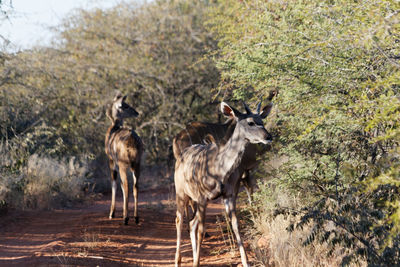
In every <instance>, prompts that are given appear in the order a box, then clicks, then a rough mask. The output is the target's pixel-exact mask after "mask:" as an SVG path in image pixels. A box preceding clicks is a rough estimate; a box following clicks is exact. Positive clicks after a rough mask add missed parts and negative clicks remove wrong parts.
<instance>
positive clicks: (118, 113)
mask: <svg viewBox="0 0 400 267" xmlns="http://www.w3.org/2000/svg"><path fill="white" fill-rule="evenodd" d="M126 97H127V95H125V96H122V94H121V93H120V92H118V93H117V95H116V96H115V97H114V100H113V103H112V105H111V107H109V108H108V109H107V112H106V115H107V117H108V118H109V119H110V120H111V121H112V122H113V123H115V122H116V121H120V122H122V121H123V119H125V118H131V117H137V116H138V115H139V113H138V112H137V111H136V110H135V109H134V108H133V107H131V106H130V105H128V104H127V103H126V102H125V100H126Z"/></svg>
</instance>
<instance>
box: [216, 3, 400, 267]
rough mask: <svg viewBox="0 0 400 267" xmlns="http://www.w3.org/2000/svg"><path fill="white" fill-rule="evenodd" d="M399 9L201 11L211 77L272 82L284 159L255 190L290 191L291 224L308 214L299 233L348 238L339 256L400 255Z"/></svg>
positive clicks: (262, 91) (393, 260) (251, 86)
mask: <svg viewBox="0 0 400 267" xmlns="http://www.w3.org/2000/svg"><path fill="white" fill-rule="evenodd" d="M399 10H400V3H399V2H398V1H375V0H368V1H345V0H340V1H331V0H329V1H308V0H305V1H258V0H254V1H235V0H232V1H220V5H219V6H218V7H217V8H215V9H214V11H213V15H214V17H213V18H212V19H211V20H210V21H209V26H210V27H211V29H212V30H213V31H215V32H217V33H219V35H218V37H219V38H220V42H219V47H220V50H219V55H220V58H218V60H217V62H218V67H219V69H220V70H221V73H222V79H223V82H222V85H221V88H235V89H234V91H233V93H234V95H235V96H236V97H237V98H238V99H247V98H248V97H253V98H259V97H263V96H265V95H266V94H267V92H268V90H269V89H270V88H278V89H279V91H280V94H279V96H278V119H277V121H276V124H277V126H276V133H277V134H278V136H279V140H277V142H276V143H275V146H276V149H277V150H279V154H280V155H281V156H282V157H283V158H285V159H287V161H286V163H284V164H283V165H282V166H281V167H280V168H279V169H278V170H277V172H276V173H275V174H274V175H273V179H272V182H271V184H274V185H275V187H264V188H265V191H263V192H261V194H264V195H267V194H269V193H271V192H267V191H268V190H270V189H271V188H275V190H276V191H277V190H282V191H287V190H289V192H291V194H293V195H298V194H299V193H300V194H301V201H300V203H301V204H299V205H300V207H299V206H296V207H294V208H295V210H296V213H297V214H300V215H301V216H300V217H297V218H299V219H298V220H297V221H296V222H295V223H294V225H292V226H293V227H297V228H302V227H303V226H305V225H307V224H311V225H312V231H311V233H310V234H309V236H308V238H307V240H306V241H305V242H304V243H305V244H310V243H312V242H313V241H314V240H316V239H318V240H319V241H321V242H328V244H330V245H331V247H332V248H333V247H335V246H343V247H346V248H348V249H349V250H348V253H347V254H345V255H346V257H344V258H343V263H346V262H348V261H349V260H351V257H352V256H356V255H363V256H365V257H366V258H367V260H368V262H369V263H371V264H387V265H395V264H399V253H400V250H399V248H400V247H399V246H400V243H399V241H400V239H399V238H400V235H399V229H400V228H399V226H400V224H399V222H400V205H399V203H400V202H399V196H400V195H399V193H400V192H399V190H400V188H399V186H400V178H399V177H400V176H399V174H400V173H399V157H400V154H399V147H398V145H399V141H400V128H399V126H400V57H399V55H400V14H399ZM267 189H268V190H267ZM261 199H264V200H265V199H266V198H265V197H264V198H261ZM269 200H270V199H269ZM259 205H261V206H264V205H266V203H265V202H262V201H261V202H260V203H259ZM282 208H283V209H282V210H281V211H283V212H286V211H288V209H285V207H282ZM286 208H288V207H286ZM291 208H293V207H291ZM332 223H333V224H334V225H335V228H332V227H329V225H331V224H332ZM349 251H350V252H349ZM354 252H356V253H354Z"/></svg>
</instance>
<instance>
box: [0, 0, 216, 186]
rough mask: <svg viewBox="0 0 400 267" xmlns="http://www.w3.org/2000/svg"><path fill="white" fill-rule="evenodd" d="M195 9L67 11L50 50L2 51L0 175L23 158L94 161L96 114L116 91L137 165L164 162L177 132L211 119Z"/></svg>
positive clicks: (204, 37)
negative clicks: (140, 156) (139, 146)
mask: <svg viewBox="0 0 400 267" xmlns="http://www.w3.org/2000/svg"><path fill="white" fill-rule="evenodd" d="M204 12H206V10H205V6H204V5H203V4H202V3H200V2H199V3H195V2H188V1H177V2H175V3H170V2H169V1H157V2H153V3H149V4H145V5H142V6H138V5H136V4H128V3H123V4H120V5H118V6H116V7H115V8H112V9H109V10H92V11H84V10H77V11H75V13H73V14H71V15H70V16H69V17H68V18H66V19H65V20H64V23H63V24H62V25H61V26H60V27H59V28H57V32H58V35H57V37H56V38H55V40H54V44H53V45H52V47H51V48H35V49H32V50H28V51H22V52H19V53H16V54H2V56H1V58H0V59H1V60H0V103H1V109H0V139H1V142H2V153H3V156H2V162H1V163H2V164H1V166H2V174H3V175H4V177H6V176H8V175H11V174H14V175H17V176H18V175H20V174H21V173H22V172H23V169H24V167H26V166H27V163H28V159H29V157H30V156H31V155H33V154H38V155H42V156H46V157H51V158H56V159H63V158H66V157H71V156H74V157H76V158H86V159H87V158H89V159H90V160H93V159H95V160H100V161H101V160H102V159H104V152H103V150H104V134H105V131H106V128H107V127H108V126H109V124H110V122H109V120H108V119H107V118H106V116H105V110H106V106H107V104H108V103H109V102H111V100H112V99H113V97H114V95H115V92H116V90H120V91H122V92H123V93H125V94H128V95H129V97H128V102H129V103H130V104H131V105H132V106H134V107H135V109H136V110H138V111H139V113H140V116H139V117H138V118H136V119H134V120H130V121H128V122H127V125H128V126H132V127H134V128H135V130H136V131H137V132H138V134H139V135H140V136H141V137H142V139H143V141H144V143H145V150H146V152H145V153H146V155H147V157H146V158H147V162H148V163H149V164H154V163H158V162H163V161H165V160H166V159H167V158H168V156H171V155H172V151H171V150H170V146H171V141H172V138H173V136H174V134H175V133H176V132H177V130H178V129H181V128H182V127H184V124H185V123H187V122H188V121H189V120H193V119H200V118H202V119H204V118H207V117H209V116H211V114H210V112H209V110H210V108H211V109H212V108H213V106H209V104H210V103H212V98H211V88H213V87H215V86H216V85H217V83H218V81H219V72H218V71H217V69H216V67H215V66H214V63H213V61H212V60H211V59H210V58H208V57H206V56H205V55H206V53H207V52H208V51H210V50H213V49H214V48H216V42H215V41H214V39H213V38H212V36H211V34H209V33H208V32H207V31H206V30H205V28H204V26H203V23H202V21H203V18H204V17H205V16H204ZM104 166H105V165H104V164H100V165H99V167H100V168H104ZM106 173H107V172H106ZM4 179H5V178H4ZM12 183H14V182H12ZM21 183H25V182H24V181H22V182H21ZM22 187H24V186H22Z"/></svg>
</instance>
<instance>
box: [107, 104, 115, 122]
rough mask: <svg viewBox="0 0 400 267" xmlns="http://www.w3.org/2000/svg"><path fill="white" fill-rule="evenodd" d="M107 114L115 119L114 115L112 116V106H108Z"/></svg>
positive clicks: (111, 118)
mask: <svg viewBox="0 0 400 267" xmlns="http://www.w3.org/2000/svg"><path fill="white" fill-rule="evenodd" d="M106 116H107V117H108V118H109V119H110V120H111V121H112V122H114V119H113V117H112V107H111V106H108V107H107V110H106Z"/></svg>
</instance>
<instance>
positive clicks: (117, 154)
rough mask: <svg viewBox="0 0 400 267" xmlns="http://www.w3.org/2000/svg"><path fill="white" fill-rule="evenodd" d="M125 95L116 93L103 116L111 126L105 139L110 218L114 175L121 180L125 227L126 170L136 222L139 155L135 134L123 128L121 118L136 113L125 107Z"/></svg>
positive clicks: (127, 218) (140, 145)
mask: <svg viewBox="0 0 400 267" xmlns="http://www.w3.org/2000/svg"><path fill="white" fill-rule="evenodd" d="M126 97H127V96H126V95H125V96H122V95H121V93H120V92H118V93H117V95H116V96H115V98H114V100H113V103H112V106H111V107H110V108H109V109H107V113H106V114H107V117H109V118H110V120H111V122H112V124H111V126H110V127H109V128H108V130H107V133H106V138H105V151H106V154H107V156H108V159H109V166H110V171H111V194H112V195H111V209H110V216H109V217H110V219H111V218H114V216H115V195H116V191H117V177H118V172H119V175H120V178H121V188H122V193H123V198H124V204H123V218H124V223H125V224H128V221H129V217H128V199H129V187H128V174H129V171H131V173H132V177H133V197H134V199H135V210H134V216H135V222H136V223H138V222H139V217H138V214H137V212H138V211H137V209H138V179H139V176H140V159H141V157H142V154H143V143H142V140H141V139H140V137H139V136H138V135H137V134H136V132H135V131H134V130H132V129H130V128H127V127H124V126H123V122H124V119H125V118H129V117H137V116H138V115H139V113H138V112H137V111H136V110H135V109H134V108H132V107H131V106H129V105H128V104H127V103H126V102H125V100H126Z"/></svg>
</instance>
